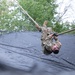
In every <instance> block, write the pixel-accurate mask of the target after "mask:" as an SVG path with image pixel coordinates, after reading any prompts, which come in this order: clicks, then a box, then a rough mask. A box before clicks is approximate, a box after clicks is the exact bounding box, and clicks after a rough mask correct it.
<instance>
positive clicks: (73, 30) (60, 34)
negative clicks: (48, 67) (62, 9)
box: [58, 28, 75, 35]
mask: <svg viewBox="0 0 75 75" xmlns="http://www.w3.org/2000/svg"><path fill="white" fill-rule="evenodd" d="M74 30H75V28H73V29H71V30H67V31H64V32H61V33H59V34H58V35H63V34H65V33H69V32H71V31H74Z"/></svg>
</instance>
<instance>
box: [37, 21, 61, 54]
mask: <svg viewBox="0 0 75 75" xmlns="http://www.w3.org/2000/svg"><path fill="white" fill-rule="evenodd" d="M47 23H48V21H44V23H43V26H39V25H38V24H36V28H37V29H38V30H39V31H41V32H42V35H41V41H42V47H43V50H44V53H45V54H51V53H52V52H53V53H54V54H58V53H59V50H60V47H61V43H60V42H59V40H58V35H57V34H56V33H53V31H52V28H51V27H47Z"/></svg>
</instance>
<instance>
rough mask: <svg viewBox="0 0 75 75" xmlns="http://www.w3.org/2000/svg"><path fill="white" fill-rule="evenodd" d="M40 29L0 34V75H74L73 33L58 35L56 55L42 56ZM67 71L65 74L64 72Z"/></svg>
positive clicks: (74, 38)
mask: <svg viewBox="0 0 75 75" xmlns="http://www.w3.org/2000/svg"><path fill="white" fill-rule="evenodd" d="M40 37H41V33H40V32H14V33H9V34H4V35H1V36H0V75H69V74H70V73H71V74H70V75H72V74H73V75H74V74H75V72H74V71H75V35H67V34H66V35H61V36H59V37H58V38H59V40H60V41H61V43H62V47H61V50H60V52H59V54H56V55H55V54H53V53H52V54H51V55H45V54H43V52H42V47H41V40H40ZM68 72H69V73H68Z"/></svg>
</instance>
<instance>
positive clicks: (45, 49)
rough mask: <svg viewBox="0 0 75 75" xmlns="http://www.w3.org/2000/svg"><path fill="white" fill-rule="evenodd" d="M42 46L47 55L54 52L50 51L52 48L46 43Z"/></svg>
mask: <svg viewBox="0 0 75 75" xmlns="http://www.w3.org/2000/svg"><path fill="white" fill-rule="evenodd" d="M42 48H43V53H44V54H45V55H49V54H51V53H52V51H50V50H48V49H47V47H46V45H43V46H42Z"/></svg>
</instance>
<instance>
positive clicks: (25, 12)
mask: <svg viewBox="0 0 75 75" xmlns="http://www.w3.org/2000/svg"><path fill="white" fill-rule="evenodd" d="M17 3H18V5H19V7H20V8H21V9H22V10H23V13H24V14H26V15H27V16H28V17H29V18H30V19H31V20H32V21H33V22H34V24H36V25H38V23H37V22H36V21H35V20H34V19H33V18H32V17H31V16H30V15H29V14H28V12H27V11H26V10H24V9H23V8H22V6H21V5H20V4H19V2H18V1H17Z"/></svg>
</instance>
